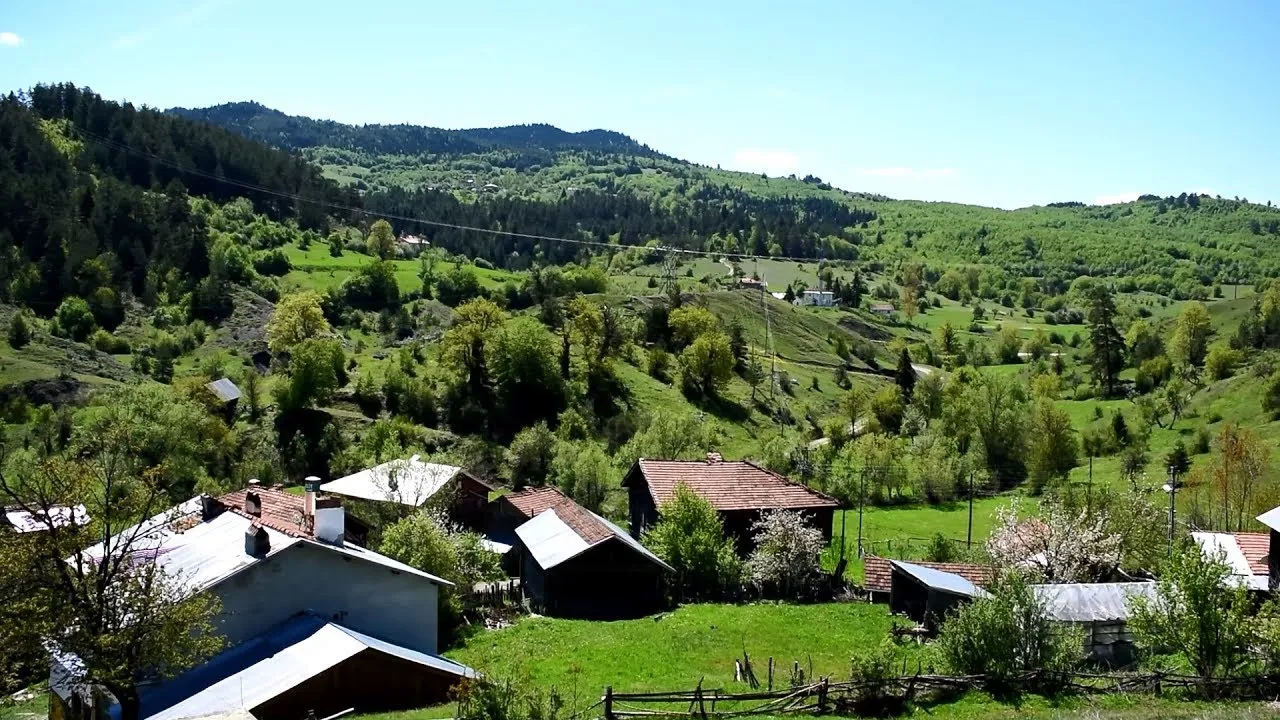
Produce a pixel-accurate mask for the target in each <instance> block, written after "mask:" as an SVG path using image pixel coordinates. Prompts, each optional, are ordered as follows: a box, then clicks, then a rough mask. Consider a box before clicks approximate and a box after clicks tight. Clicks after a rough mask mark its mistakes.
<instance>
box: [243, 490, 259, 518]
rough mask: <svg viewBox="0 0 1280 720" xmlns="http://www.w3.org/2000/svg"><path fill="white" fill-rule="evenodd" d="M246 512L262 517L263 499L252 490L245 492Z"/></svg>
mask: <svg viewBox="0 0 1280 720" xmlns="http://www.w3.org/2000/svg"><path fill="white" fill-rule="evenodd" d="M244 511H245V513H247V514H249V515H252V516H254V517H262V497H261V496H259V495H258V493H257V491H255V490H254V489H252V488H250V489H248V490H245V491H244Z"/></svg>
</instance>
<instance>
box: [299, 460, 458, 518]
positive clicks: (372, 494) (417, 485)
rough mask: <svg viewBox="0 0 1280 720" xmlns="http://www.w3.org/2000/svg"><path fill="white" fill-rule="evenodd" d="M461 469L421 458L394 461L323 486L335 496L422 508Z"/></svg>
mask: <svg viewBox="0 0 1280 720" xmlns="http://www.w3.org/2000/svg"><path fill="white" fill-rule="evenodd" d="M461 469H462V468H459V467H455V466H453V465H441V464H439V463H429V462H423V461H422V459H421V458H420V457H419V456H418V455H414V456H413V457H411V458H409V459H408V460H392V461H390V462H385V463H382V464H381V465H375V466H374V467H371V468H368V469H366V470H361V471H360V472H358V473H355V474H353V475H347V476H346V477H341V478H338V479H337V480H333V481H330V482H327V483H325V484H324V485H321V486H320V489H321V490H323V491H325V492H328V493H333V494H335V495H345V496H347V497H353V498H360V499H361V500H375V501H378V502H393V503H399V504H401V505H409V506H411V507H420V506H421V505H422V504H423V503H425V502H426V501H428V500H430V499H431V496H432V495H435V494H436V493H437V492H439V490H440V488H442V487H444V485H445V483H447V482H449V481H450V480H452V479H453V478H454V476H456V475H457V474H458V471H459V470H461Z"/></svg>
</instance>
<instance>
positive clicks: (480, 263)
mask: <svg viewBox="0 0 1280 720" xmlns="http://www.w3.org/2000/svg"><path fill="white" fill-rule="evenodd" d="M471 264H472V265H475V266H476V267H478V268H483V269H485V270H492V269H493V263H491V262H489V261H488V260H485V259H484V258H476V259H475V260H472V261H471Z"/></svg>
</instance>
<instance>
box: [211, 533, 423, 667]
mask: <svg viewBox="0 0 1280 720" xmlns="http://www.w3.org/2000/svg"><path fill="white" fill-rule="evenodd" d="M211 592H214V593H216V594H217V595H218V596H219V597H220V598H221V600H222V612H221V613H219V616H218V621H217V624H218V628H219V630H218V631H219V632H220V633H221V634H223V635H224V636H225V637H226V638H227V644H228V645H235V644H238V643H240V642H242V641H244V640H246V639H248V638H251V637H253V636H255V635H258V634H260V633H262V632H263V631H265V630H267V629H268V628H270V627H272V626H273V625H276V624H277V623H280V622H281V621H283V620H286V619H288V618H289V617H292V616H293V615H294V614H296V613H298V612H301V611H304V610H308V611H311V612H313V613H315V614H316V615H319V616H321V617H325V618H329V619H331V620H333V621H334V622H338V623H341V624H342V625H344V626H346V627H348V628H351V629H352V630H355V631H357V632H361V633H365V634H366V635H371V636H373V637H375V638H379V639H383V640H387V641H391V642H394V643H396V644H397V645H402V646H404V647H407V648H410V649H412V650H418V651H420V652H424V653H429V654H434V653H435V652H436V645H437V636H438V610H437V603H438V589H437V587H436V586H435V584H434V583H432V582H430V581H427V580H424V579H423V578H420V577H416V576H413V575H409V574H406V573H401V572H396V571H393V570H391V569H388V568H386V567H382V566H378V565H373V564H370V563H366V562H361V561H359V560H356V559H354V558H350V557H345V556H343V555H339V554H337V553H335V552H332V551H330V550H326V549H324V548H320V547H314V546H312V545H310V544H308V543H299V544H297V545H295V546H293V547H291V548H289V549H288V550H285V551H284V552H281V553H280V554H278V555H275V556H272V557H269V558H267V559H266V560H264V561H262V562H260V563H258V564H256V565H254V566H253V567H251V568H249V569H248V570H245V571H244V572H241V573H239V574H237V575H235V576H233V577H231V578H229V579H227V580H225V581H224V582H222V583H221V584H219V585H217V586H216V587H215V588H213V589H212V591H211Z"/></svg>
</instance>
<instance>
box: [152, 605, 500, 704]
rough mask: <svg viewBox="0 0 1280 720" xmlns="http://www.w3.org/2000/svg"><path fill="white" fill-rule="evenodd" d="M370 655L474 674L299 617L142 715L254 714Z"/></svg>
mask: <svg viewBox="0 0 1280 720" xmlns="http://www.w3.org/2000/svg"><path fill="white" fill-rule="evenodd" d="M366 650H374V651H377V652H381V653H385V654H387V655H392V656H394V657H397V658H400V659H403V660H407V661H409V662H413V663H416V664H418V665H422V666H424V667H429V668H432V669H434V670H439V671H441V672H446V673H450V674H453V675H458V676H460V677H469V676H474V674H475V673H474V671H472V670H471V669H470V668H468V667H466V666H464V665H459V664H458V663H455V662H453V661H451V660H446V659H444V658H441V657H437V656H434V655H427V654H425V653H419V652H416V651H413V650H409V649H407V648H403V647H400V646H398V645H394V644H392V643H388V642H385V641H382V640H378V639H376V638H373V637H370V636H368V635H364V634H363V633H357V632H355V631H353V630H351V629H349V628H345V627H342V626H341V625H338V624H336V623H331V622H325V621H324V620H322V619H321V618H318V617H316V616H314V615H299V616H297V617H295V618H292V619H290V620H288V621H286V622H284V623H282V624H280V625H278V626H276V627H275V628H273V629H271V630H269V631H267V632H265V633H263V634H262V635H260V636H258V637H256V638H254V639H252V640H249V641H246V642H244V643H241V644H240V645H237V646H235V647H233V648H231V649H229V650H226V651H224V652H222V653H220V654H219V655H217V656H215V657H213V658H212V659H210V660H209V661H208V662H206V663H205V664H203V665H201V666H200V667H198V668H196V669H194V670H192V671H190V672H187V673H184V674H183V675H180V676H179V677H177V678H174V679H173V680H171V681H169V682H165V683H163V684H161V685H159V686H157V687H155V688H154V689H152V690H150V691H147V692H145V693H144V695H143V697H142V713H141V716H142V717H143V718H145V719H148V720H179V719H180V718H195V717H200V716H204V715H210V714H215V713H224V712H229V711H232V710H236V709H245V710H252V709H253V708H255V707H257V706H259V705H261V704H262V703H264V702H267V701H268V700H270V699H272V698H274V697H277V696H279V695H281V694H282V693H284V692H286V691H288V690H290V689H292V688H295V687H297V686H298V685H300V684H302V683H303V682H305V681H307V680H309V679H310V678H313V677H315V676H316V675H318V674H320V673H322V672H324V671H326V670H328V669H329V668H332V667H334V666H335V665H337V664H339V663H341V662H343V661H344V660H347V659H349V658H351V657H353V656H355V655H356V654H358V653H360V652H364V651H366Z"/></svg>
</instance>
